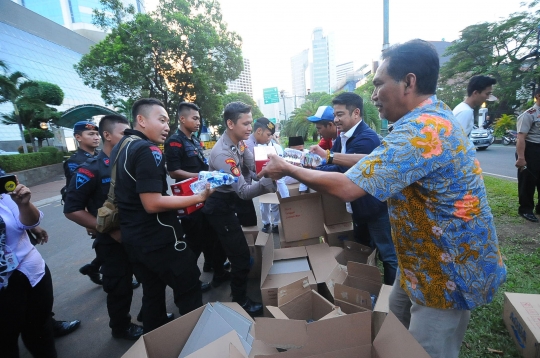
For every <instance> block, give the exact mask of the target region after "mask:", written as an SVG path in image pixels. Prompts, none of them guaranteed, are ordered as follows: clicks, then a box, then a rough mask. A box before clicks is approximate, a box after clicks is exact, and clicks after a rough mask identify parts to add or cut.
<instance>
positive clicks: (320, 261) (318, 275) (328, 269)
mask: <svg viewBox="0 0 540 358" xmlns="http://www.w3.org/2000/svg"><path fill="white" fill-rule="evenodd" d="M306 251H307V253H308V256H309V262H310V264H311V268H312V270H313V274H314V275H315V279H316V280H317V283H324V282H326V281H327V280H328V278H330V276H331V274H332V272H333V271H334V269H335V268H336V267H337V266H338V265H339V264H338V262H337V261H336V259H335V258H334V255H333V254H332V251H330V247H329V246H328V245H327V244H319V245H311V246H306Z"/></svg>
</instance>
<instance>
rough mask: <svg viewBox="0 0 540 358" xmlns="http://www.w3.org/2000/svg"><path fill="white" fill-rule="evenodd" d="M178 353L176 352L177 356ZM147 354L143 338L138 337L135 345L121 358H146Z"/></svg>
mask: <svg viewBox="0 0 540 358" xmlns="http://www.w3.org/2000/svg"><path fill="white" fill-rule="evenodd" d="M179 354H180V352H178V355H179ZM148 357H149V356H148V352H146V343H145V342H144V336H142V337H140V338H139V339H138V340H137V342H135V344H133V345H132V346H131V348H129V349H128V351H127V352H126V353H124V355H122V358H148Z"/></svg>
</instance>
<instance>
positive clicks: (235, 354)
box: [207, 343, 247, 358]
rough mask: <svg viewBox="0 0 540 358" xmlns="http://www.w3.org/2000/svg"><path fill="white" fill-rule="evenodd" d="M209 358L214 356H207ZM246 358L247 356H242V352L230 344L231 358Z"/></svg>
mask: <svg viewBox="0 0 540 358" xmlns="http://www.w3.org/2000/svg"><path fill="white" fill-rule="evenodd" d="M207 357H212V356H207ZM246 357H247V356H245V355H244V354H242V352H240V350H238V349H237V348H236V347H235V346H234V344H232V343H229V358H246Z"/></svg>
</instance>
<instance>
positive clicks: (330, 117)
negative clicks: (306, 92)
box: [308, 106, 334, 122]
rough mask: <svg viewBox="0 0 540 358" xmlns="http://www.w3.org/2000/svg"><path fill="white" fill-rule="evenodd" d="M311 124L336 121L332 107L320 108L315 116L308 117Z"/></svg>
mask: <svg viewBox="0 0 540 358" xmlns="http://www.w3.org/2000/svg"><path fill="white" fill-rule="evenodd" d="M308 121H310V122H318V121H332V122H333V121H334V109H333V108H332V107H330V106H320V107H319V109H317V113H315V115H314V116H311V117H308Z"/></svg>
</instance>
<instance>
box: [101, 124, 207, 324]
mask: <svg viewBox="0 0 540 358" xmlns="http://www.w3.org/2000/svg"><path fill="white" fill-rule="evenodd" d="M124 134H125V136H129V135H136V136H138V137H140V138H141V139H140V140H134V141H133V142H131V143H128V144H127V145H126V146H125V147H124V148H123V149H122V152H121V153H120V155H119V156H118V164H117V167H116V185H115V197H116V202H117V205H118V210H119V217H120V230H121V232H122V243H123V244H124V247H125V248H126V251H127V253H128V256H129V260H130V262H131V264H132V267H133V271H134V272H135V276H136V277H137V279H138V280H139V281H140V282H141V284H142V287H143V294H144V299H143V300H144V301H145V304H143V312H142V313H143V326H144V331H145V333H146V332H149V331H151V330H153V329H155V328H158V327H159V326H161V325H163V324H165V323H167V311H166V306H165V288H166V286H170V287H171V288H172V289H173V292H174V303H175V304H176V306H177V307H178V309H179V310H180V314H186V313H188V312H190V311H192V310H194V309H196V308H198V307H200V306H202V293H201V285H200V281H199V276H200V271H199V268H198V267H197V257H196V256H195V254H194V253H193V251H191V249H190V248H189V247H187V244H185V242H183V241H181V240H182V237H183V230H182V226H181V225H180V223H179V221H178V218H177V216H176V215H177V212H176V211H164V212H160V213H153V214H150V213H148V212H146V210H145V209H144V207H143V204H142V201H141V199H140V196H139V195H140V194H142V193H160V194H161V195H164V196H166V195H167V187H168V186H167V173H166V170H165V161H164V160H163V155H162V153H161V150H160V149H159V148H158V147H157V146H156V145H155V144H154V143H152V142H151V141H150V140H149V139H148V138H147V137H146V136H145V135H144V134H143V133H141V132H140V131H137V130H133V129H126V131H125V133H124ZM125 139H126V137H124V138H123V139H122V140H121V141H120V143H118V144H117V145H116V146H115V148H114V149H113V152H112V153H111V158H116V153H117V151H118V149H119V148H120V146H121V145H122V143H123V141H124V140H125Z"/></svg>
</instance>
